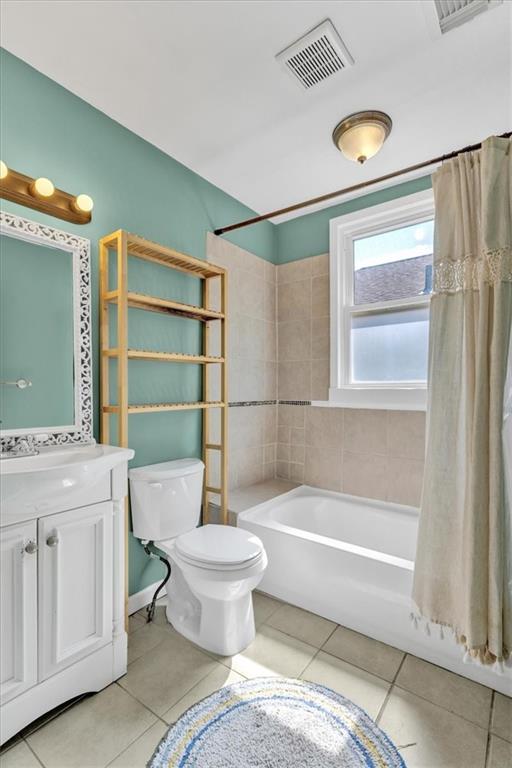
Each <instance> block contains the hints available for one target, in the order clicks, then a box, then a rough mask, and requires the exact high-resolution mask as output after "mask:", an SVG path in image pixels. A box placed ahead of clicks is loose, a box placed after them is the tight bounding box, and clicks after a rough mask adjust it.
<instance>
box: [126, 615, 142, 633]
mask: <svg viewBox="0 0 512 768" xmlns="http://www.w3.org/2000/svg"><path fill="white" fill-rule="evenodd" d="M145 623H146V622H145V620H144V618H143V617H142V616H141V615H140V613H134V614H132V615H131V616H129V617H128V634H129V635H131V634H132V632H135V631H136V630H137V629H141V627H143V626H144V624H145Z"/></svg>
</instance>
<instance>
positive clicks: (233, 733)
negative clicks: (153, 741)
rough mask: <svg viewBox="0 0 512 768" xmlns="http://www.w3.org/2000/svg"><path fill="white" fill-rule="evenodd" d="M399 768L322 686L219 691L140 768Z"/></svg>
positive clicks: (386, 745)
mask: <svg viewBox="0 0 512 768" xmlns="http://www.w3.org/2000/svg"><path fill="white" fill-rule="evenodd" d="M182 766H186V767H187V768H191V767H192V766H194V767H195V768H341V766H343V768H359V767H360V766H361V767H362V766H364V768H405V763H404V761H403V760H402V758H401V756H400V754H399V753H398V750H397V749H396V747H395V746H394V744H393V743H392V742H391V741H390V740H389V739H388V737H387V736H386V734H385V733H384V732H383V731H381V729H380V728H378V727H377V726H376V725H375V723H374V722H373V720H371V718H370V717H369V716H368V715H367V714H366V712H363V710H362V709H359V707H356V705H355V704H353V703H352V702H351V701H349V700H348V699H345V698H344V697H343V696H340V694H339V693H335V692H334V691H331V690H330V689H329V688H324V686H322V685H316V684H314V683H306V682H303V681H301V680H287V679H283V678H269V677H265V678H259V679H256V680H244V681H243V682H241V683H234V684H233V685H227V686H226V687H225V688H221V689H220V690H218V691H216V692H215V693H213V694H212V695H211V696H208V698H206V699H204V700H203V701H201V702H199V703H198V704H195V705H194V706H193V707H191V708H190V709H189V710H188V711H187V712H185V714H184V715H182V716H181V717H180V719H179V720H178V721H177V722H176V723H175V724H174V725H172V726H171V727H170V728H169V730H168V731H167V733H166V735H165V736H164V738H163V739H162V741H161V742H160V744H159V746H158V747H157V749H156V750H155V753H154V755H153V757H152V758H151V760H150V761H149V763H148V768H181V767H182Z"/></svg>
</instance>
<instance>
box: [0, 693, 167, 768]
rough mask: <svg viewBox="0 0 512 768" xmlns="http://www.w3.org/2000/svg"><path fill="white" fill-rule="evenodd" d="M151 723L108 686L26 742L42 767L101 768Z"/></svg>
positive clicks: (140, 708) (142, 710)
mask: <svg viewBox="0 0 512 768" xmlns="http://www.w3.org/2000/svg"><path fill="white" fill-rule="evenodd" d="M155 721H156V717H155V716H154V715H153V714H152V713H151V712H148V710H147V709H146V708H145V707H143V706H142V704H139V702H138V701H135V699H134V698H133V697H132V696H129V695H128V694H127V693H126V691H123V690H122V688H120V687H119V686H118V685H110V686H109V687H108V688H105V689H104V690H103V691H101V692H100V693H97V694H95V695H93V696H90V697H88V698H86V699H83V700H82V701H81V702H79V703H78V704H77V705H76V706H74V707H72V708H71V709H68V710H66V712H64V713H63V714H62V715H60V717H57V718H56V719H55V720H52V721H51V722H49V723H48V724H47V725H44V726H43V727H42V728H40V729H39V730H38V731H35V733H32V734H31V735H30V736H28V737H27V742H28V743H29V744H30V747H31V748H32V749H33V750H34V752H35V753H36V755H37V756H38V758H39V759H40V760H41V762H42V763H43V765H44V766H46V768H75V766H76V768H103V766H105V765H107V763H109V762H110V761H111V760H112V759H113V758H114V757H116V755H118V754H119V753H120V752H121V750H123V749H125V748H126V747H127V746H128V745H129V744H130V743H131V742H132V741H133V740H134V739H135V738H137V736H139V735H140V734H142V733H143V732H144V731H145V730H146V729H147V728H149V726H150V725H152V724H153V723H154V722H155ZM2 768H3V766H2Z"/></svg>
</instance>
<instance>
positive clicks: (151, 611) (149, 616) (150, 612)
mask: <svg viewBox="0 0 512 768" xmlns="http://www.w3.org/2000/svg"><path fill="white" fill-rule="evenodd" d="M142 546H143V547H144V552H145V553H146V555H148V557H152V558H158V560H160V562H162V563H163V564H164V565H165V567H166V569H167V573H166V574H165V576H164V578H163V579H162V582H161V583H160V584H159V585H158V587H157V589H156V591H155V594H154V595H153V599H152V600H151V602H150V603H149V605H147V606H146V623H147V624H149V622H150V621H153V617H154V615H155V610H156V601H157V600H158V595H159V594H160V592H161V591H162V589H163V588H164V587H165V585H166V584H167V582H168V581H169V579H170V577H171V564H170V562H169V561H168V559H167V558H166V557H162V555H160V554H159V553H158V552H154V551H153V550H152V549H151V547H154V544H153V542H152V541H143V542H142Z"/></svg>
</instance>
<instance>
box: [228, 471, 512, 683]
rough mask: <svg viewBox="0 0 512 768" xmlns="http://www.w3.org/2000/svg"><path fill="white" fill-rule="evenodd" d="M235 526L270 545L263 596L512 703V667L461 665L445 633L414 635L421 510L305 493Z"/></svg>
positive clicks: (285, 497)
mask: <svg viewBox="0 0 512 768" xmlns="http://www.w3.org/2000/svg"><path fill="white" fill-rule="evenodd" d="M238 525H239V526H240V527H241V528H246V529H247V530H249V531H252V532H253V533H255V534H256V535H257V536H259V537H260V538H261V540H262V541H263V544H264V545H265V549H266V551H267V555H268V567H267V571H266V573H265V575H264V577H263V580H262V582H261V584H260V587H259V588H260V589H261V590H262V591H263V592H267V593H268V594H269V595H273V596H274V597H277V598H280V599H281V600H285V601H286V602H288V603H292V604H293V605H298V606H299V607H301V608H305V609H306V610H308V611H312V612H313V613H316V614H318V615H320V616H324V617H325V618H327V619H331V621H335V622H336V623H338V624H342V625H343V626H345V627H349V628H350V629H353V630H356V631H357V632H362V633H363V634H365V635H368V636H369V637H373V638H375V639H376V640H381V641H382V642H384V643H388V644H389V645H394V646H395V647H397V648H400V649H401V650H403V651H408V652H410V653H413V654H415V655H416V656H419V657H420V658H423V659H427V660H428V661H431V662H433V663H434V664H438V665H440V666H442V667H445V668H446V669H450V670H452V671H453V672H457V673H458V674H460V675H464V676H465V677H468V678H470V679H472V680H476V681H477V682H479V683H483V684H484V685H488V686H490V687H492V688H495V689H496V690H498V691H501V692H502V693H505V694H507V695H508V696H510V695H512V667H511V666H510V663H509V664H508V666H507V668H506V670H505V672H504V673H502V674H500V673H498V672H495V671H493V670H491V669H489V668H486V667H482V666H478V665H476V664H464V663H463V661H462V654H461V650H460V647H459V646H457V645H456V644H455V642H454V641H453V639H452V638H451V636H450V635H449V634H448V633H445V638H444V640H443V639H441V637H440V633H439V628H438V627H436V626H431V630H430V631H431V634H430V635H427V634H426V632H425V630H424V628H422V627H419V628H418V629H415V628H414V624H413V623H412V622H411V620H410V614H411V609H412V605H411V591H412V577H413V570H414V555H415V549H416V535H417V529H418V510H417V509H416V508H414V507H404V506H401V505H399V504H390V503H387V502H380V501H373V500H370V499H362V498H359V497H356V496H348V495H346V494H342V493H334V492H331V491H323V490H320V489H318V488H310V487H308V486H304V485H303V486H301V487H300V488H295V489H294V490H293V491H290V492H289V493H284V494H282V495H281V496H277V497H276V498H274V499H271V500H270V501H267V502H265V503H263V504H258V505H257V506H255V507H252V508H251V509H248V510H246V511H245V512H241V513H240V514H239V515H238ZM454 567H456V565H455V564H454Z"/></svg>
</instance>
